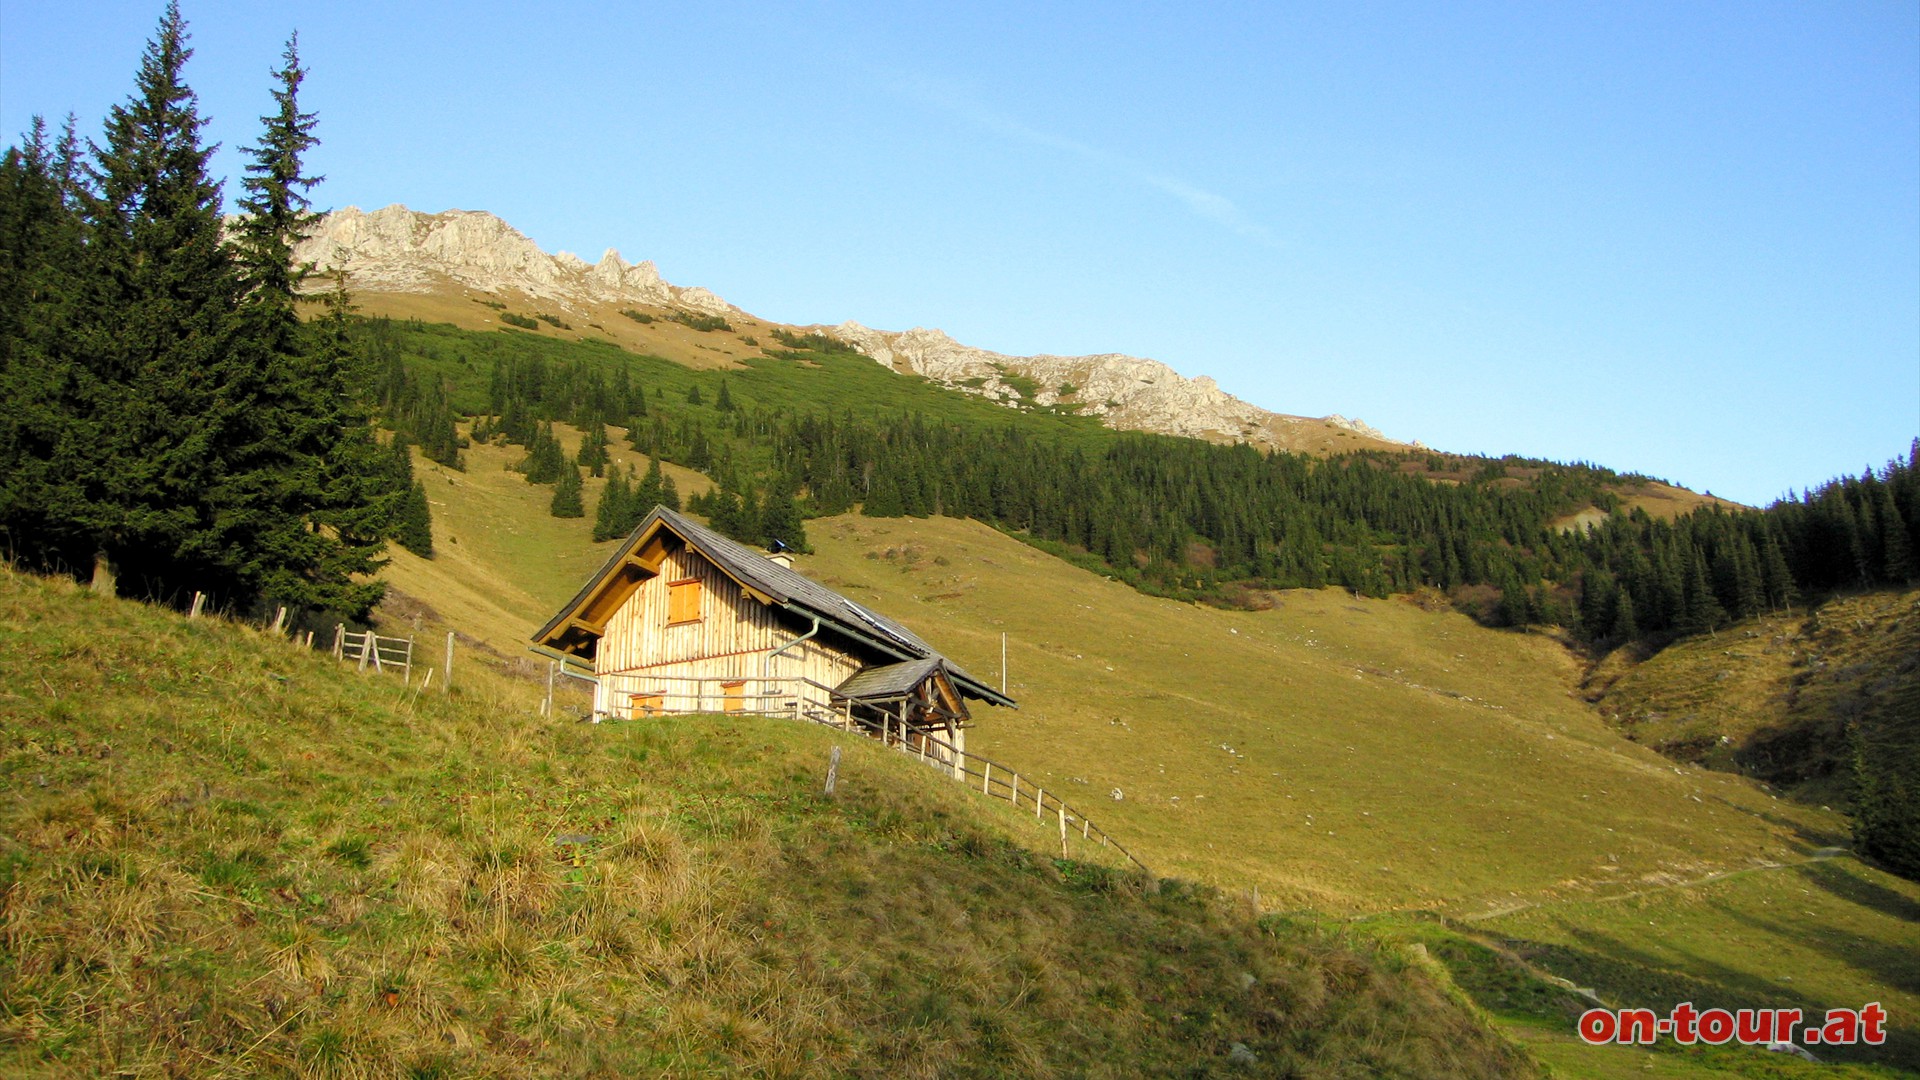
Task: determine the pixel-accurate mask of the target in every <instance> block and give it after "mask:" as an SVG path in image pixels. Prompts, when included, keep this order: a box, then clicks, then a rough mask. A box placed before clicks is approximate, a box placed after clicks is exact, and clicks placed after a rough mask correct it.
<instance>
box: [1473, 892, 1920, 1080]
mask: <svg viewBox="0 0 1920 1080" xmlns="http://www.w3.org/2000/svg"><path fill="white" fill-rule="evenodd" d="M1726 915H1727V916H1728V917H1730V918H1734V919H1737V920H1739V921H1741V922H1743V923H1746V924H1747V925H1750V926H1752V927H1754V928H1755V929H1758V930H1760V931H1762V932H1764V933H1767V934H1771V935H1775V936H1778V937H1784V938H1788V939H1791V940H1795V941H1798V942H1800V943H1802V944H1803V945H1808V946H1811V947H1813V948H1816V949H1819V950H1821V951H1825V952H1828V953H1829V954H1831V955H1834V956H1835V957H1836V958H1838V959H1841V960H1843V961H1844V962H1846V963H1848V964H1849V965H1850V966H1853V967H1855V968H1858V969H1859V970H1861V971H1862V972H1863V973H1864V974H1869V975H1871V976H1872V977H1873V978H1875V979H1877V980H1879V981H1881V982H1883V983H1885V984H1887V985H1891V986H1897V987H1900V988H1901V989H1909V988H1910V987H1911V986H1912V977H1913V976H1912V967H1913V961H1912V960H1911V959H1905V961H1904V964H1903V963H1902V960H1903V958H1904V957H1905V956H1906V954H1904V953H1903V952H1902V951H1901V950H1898V949H1894V948H1891V947H1889V948H1887V949H1885V950H1874V954H1873V959H1872V960H1871V961H1867V962H1863V961H1864V960H1865V958H1864V957H1863V956H1862V955H1861V951H1860V950H1859V949H1858V948H1857V946H1853V947H1847V948H1843V947H1842V946H1841V944H1840V943H1838V942H1835V943H1832V944H1827V943H1824V942H1818V941H1810V940H1808V938H1807V936H1806V935H1805V933H1804V932H1801V931H1796V930H1793V929H1790V928H1787V927H1783V926H1779V925H1777V924H1773V923H1770V922H1768V921H1766V920H1763V919H1757V918H1754V917H1752V916H1750V915H1744V914H1741V913H1739V912H1736V911H1727V912H1726ZM1565 930H1566V932H1567V933H1568V934H1569V935H1570V936H1571V937H1573V938H1574V940H1575V941H1576V942H1577V943H1578V944H1577V945H1558V944H1544V943H1537V942H1529V941H1525V940H1509V941H1507V942H1506V943H1505V944H1506V945H1507V947H1509V948H1511V949H1513V950H1514V951H1515V952H1516V953H1517V954H1519V955H1521V956H1524V957H1526V958H1527V959H1528V960H1529V961H1530V962H1532V963H1534V964H1535V965H1537V966H1539V967H1540V968H1542V969H1544V970H1547V971H1550V972H1552V973H1553V974H1555V975H1559V976H1561V977H1562V978H1567V979H1571V980H1572V981H1573V982H1574V983H1575V984H1576V985H1579V986H1588V987H1592V988H1593V989H1594V990H1595V991H1596V992H1597V993H1598V994H1599V995H1600V996H1601V997H1602V998H1604V999H1606V1000H1607V1001H1609V1002H1610V1003H1612V1004H1613V1005H1615V1006H1617V1007H1620V1008H1649V1009H1653V1010H1654V1011H1655V1012H1656V1013H1665V1012H1666V1011H1667V1010H1669V1009H1671V1008H1673V1007H1674V1006H1675V1005H1677V1004H1679V1003H1680V1002H1683V1001H1690V1002H1692V1003H1693V1004H1694V1005H1695V1007H1696V1008H1700V1009H1706V1008H1725V1009H1739V1008H1774V1009H1780V1008H1786V1009H1800V1010H1803V1011H1804V1012H1805V1014H1806V1019H1807V1020H1808V1021H1813V1022H1817V1021H1819V1020H1821V1019H1822V1018H1824V1017H1825V1015H1826V1011H1827V1010H1828V1009H1832V1008H1859V1007H1860V1006H1861V1005H1864V1004H1865V1002H1863V1001H1837V1000H1827V999H1825V998H1822V997H1817V996H1811V995H1809V994H1808V993H1806V992H1805V991H1802V990H1798V989H1794V988H1792V987H1790V986H1782V985H1778V984H1775V983H1773V982H1772V981H1770V980H1769V979H1767V978H1765V977H1762V976H1758V975H1755V974H1753V973H1751V972H1745V971H1739V970H1736V969H1734V968H1731V967H1728V966H1726V965H1725V964H1721V963H1717V962H1715V961H1713V960H1711V959H1708V958H1706V957H1703V956H1700V955H1698V954H1697V953H1694V952H1691V951H1688V950H1685V949H1680V948H1677V947H1676V946H1675V945H1674V944H1673V943H1672V942H1671V941H1668V942H1666V943H1665V948H1666V949H1667V950H1668V951H1669V953H1671V954H1672V955H1668V956H1656V955H1654V954H1652V953H1650V952H1648V951H1646V950H1645V949H1643V948H1640V947H1637V946H1636V945H1634V944H1631V943H1630V942H1628V941H1625V940H1622V939H1621V938H1619V937H1615V936H1613V935H1610V934H1603V933H1599V932H1596V931H1593V930H1588V929H1583V928H1580V927H1573V926H1568V927H1565ZM1676 968H1685V969H1686V970H1685V971H1684V972H1683V971H1679V970H1675V969H1676ZM1902 968H1904V970H1905V975H1904V977H1901V976H1900V975H1898V974H1896V972H1897V971H1899V970H1901V969H1902ZM1892 1020H1893V1022H1894V1024H1895V1025H1898V1026H1890V1027H1889V1029H1888V1031H1887V1041H1886V1043H1885V1045H1883V1046H1877V1047H1868V1046H1859V1047H1838V1046H1836V1047H1822V1048H1820V1050H1819V1053H1820V1054H1821V1056H1822V1057H1825V1058H1829V1059H1831V1060H1844V1061H1855V1062H1872V1063H1876V1064H1885V1065H1895V1066H1898V1067H1900V1068H1905V1069H1915V1068H1920V1031H1917V1030H1915V1029H1914V1027H1913V1026H1912V1024H1911V1022H1910V1021H1911V1018H1905V1017H1899V1016H1895V1017H1893V1018H1892ZM1903 1021H1905V1022H1903Z"/></svg>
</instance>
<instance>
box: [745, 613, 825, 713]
mask: <svg viewBox="0 0 1920 1080" xmlns="http://www.w3.org/2000/svg"><path fill="white" fill-rule="evenodd" d="M818 633H820V616H818V615H815V616H814V617H813V629H811V630H809V631H807V632H806V633H804V634H801V635H800V636H799V637H797V638H794V639H793V640H792V641H789V642H787V643H786V644H785V645H782V646H780V647H779V648H777V649H772V650H770V651H768V653H767V655H766V656H765V657H764V658H762V659H761V661H760V693H761V694H763V695H764V694H765V693H766V692H767V680H768V679H770V678H772V677H773V658H774V657H776V656H779V655H780V654H781V653H783V652H786V651H787V650H788V649H791V648H793V647H794V646H795V645H798V644H800V643H801V642H803V641H806V640H808V639H810V638H812V637H814V636H815V635H817V634H818Z"/></svg>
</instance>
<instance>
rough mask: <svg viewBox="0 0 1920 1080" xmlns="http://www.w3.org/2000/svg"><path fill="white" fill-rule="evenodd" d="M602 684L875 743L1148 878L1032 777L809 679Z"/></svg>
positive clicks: (663, 678)
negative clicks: (1024, 811)
mask: <svg viewBox="0 0 1920 1080" xmlns="http://www.w3.org/2000/svg"><path fill="white" fill-rule="evenodd" d="M599 678H600V680H601V685H602V686H603V687H604V688H605V689H607V690H608V691H609V692H611V693H618V694H622V695H633V694H639V695H641V696H658V697H659V699H660V710H661V712H662V713H690V712H736V713H746V714H752V715H756V716H772V717H780V718H783V719H793V720H806V721H811V722H813V723H816V724H824V725H826V726H828V727H835V728H839V729H840V730H842V731H857V732H859V733H861V734H863V735H868V736H871V737H874V738H877V739H879V740H880V741H881V743H882V744H883V745H886V746H890V747H893V748H895V749H897V750H899V751H901V752H902V753H904V754H906V755H907V756H909V757H913V758H917V759H919V760H920V761H921V762H922V763H924V764H926V765H928V766H930V767H932V768H936V769H939V770H941V771H942V772H945V773H947V774H948V775H949V776H951V777H952V778H953V779H955V780H958V781H961V782H963V783H969V784H971V783H976V782H977V783H978V784H979V785H980V791H981V793H982V794H984V795H987V796H988V797H990V798H1003V799H1006V800H1007V801H1008V802H1010V803H1012V804H1013V805H1014V806H1015V807H1020V806H1022V805H1023V804H1031V805H1032V807H1033V816H1034V818H1035V820H1039V821H1045V820H1046V819H1047V818H1048V817H1052V818H1053V819H1054V822H1055V824H1056V826H1057V827H1058V829H1059V834H1060V854H1061V856H1062V857H1065V856H1066V854H1067V842H1068V839H1069V838H1070V837H1071V836H1072V835H1074V834H1075V833H1078V834H1079V837H1080V839H1081V841H1082V842H1084V843H1098V844H1100V845H1101V846H1103V847H1111V848H1113V849H1114V850H1115V851H1118V852H1119V853H1120V854H1121V855H1123V856H1125V857H1126V859H1127V861H1128V862H1131V863H1132V864H1133V865H1135V866H1137V867H1139V868H1140V869H1141V870H1146V871H1147V872H1148V873H1151V872H1152V871H1150V870H1148V869H1147V864H1145V863H1143V862H1141V861H1140V860H1139V859H1138V858H1135V857H1134V854H1133V853H1132V852H1130V851H1128V850H1127V849H1126V848H1125V847H1122V846H1121V844H1120V842H1119V841H1117V840H1115V839H1114V838H1113V837H1112V836H1111V835H1110V834H1108V833H1107V831H1106V830H1105V829H1102V828H1101V827H1100V826H1098V825H1095V824H1094V823H1093V822H1092V821H1091V820H1089V819H1088V818H1087V816H1086V815H1085V814H1082V813H1080V812H1079V811H1077V810H1075V809H1074V808H1073V807H1072V806H1070V805H1068V804H1067V802H1066V800H1064V799H1062V798H1060V796H1059V795H1058V794H1056V793H1054V792H1050V791H1048V790H1046V788H1045V787H1044V786H1042V785H1041V784H1039V783H1037V782H1036V781H1034V780H1032V779H1031V778H1028V777H1023V776H1021V775H1020V774H1019V773H1018V772H1016V771H1015V770H1013V769H1010V768H1008V767H1007V766H1005V765H1002V764H1001V763H999V762H997V761H994V760H992V759H990V758H985V757H982V756H980V755H979V754H975V753H972V752H971V751H967V750H962V749H961V748H959V747H957V746H955V745H953V744H952V743H951V742H949V741H948V740H946V739H944V738H941V737H940V736H939V735H938V734H936V733H935V730H934V729H930V728H925V727H919V726H915V725H912V724H909V723H907V722H905V721H904V720H902V719H901V718H899V717H888V716H886V715H885V714H884V713H882V715H881V716H880V718H879V719H878V720H875V719H873V718H872V717H868V716H861V715H856V714H855V713H854V711H853V708H852V704H851V703H850V702H847V701H846V700H845V699H842V700H841V703H840V704H839V706H838V707H836V706H835V704H834V693H833V688H832V687H829V686H826V685H823V684H821V683H817V682H814V681H813V680H812V679H805V678H799V677H788V678H779V677H772V676H769V677H766V678H744V679H735V678H727V677H724V676H694V675H644V676H642V675H628V674H624V673H608V674H605V675H601V676H600V677H599ZM709 683H719V684H721V685H722V686H723V687H724V686H727V685H737V686H739V687H740V692H739V693H737V694H731V695H729V694H726V693H725V692H724V691H723V692H721V693H718V694H716V693H713V692H711V691H709V690H708V689H707V684H709ZM660 684H674V685H679V684H687V686H688V688H687V689H683V690H673V689H668V688H660ZM623 687H624V688H623ZM748 687H755V692H753V693H748V692H747V688H748Z"/></svg>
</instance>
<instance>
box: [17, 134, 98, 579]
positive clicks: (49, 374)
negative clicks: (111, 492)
mask: <svg viewBox="0 0 1920 1080" xmlns="http://www.w3.org/2000/svg"><path fill="white" fill-rule="evenodd" d="M78 145H79V140H78V138H77V136H76V135H75V134H74V127H73V122H72V120H71V119H69V120H68V122H67V127H66V130H65V132H64V135H63V137H62V138H61V140H60V141H59V143H58V144H49V142H48V138H47V129H46V124H45V122H44V121H42V120H41V119H40V118H39V117H35V118H34V122H33V127H32V128H31V129H30V131H29V132H28V134H27V136H26V138H25V139H24V140H23V143H22V145H21V146H19V147H17V148H11V149H9V150H8V151H7V152H6V155H5V157H4V159H0V402H3V403H4V405H3V406H0V545H4V547H5V549H6V550H7V551H8V552H9V553H10V555H11V556H12V557H13V558H15V559H19V560H21V561H22V562H23V563H25V564H26V565H31V566H38V567H45V568H52V567H57V566H76V565H85V563H86V562H87V561H88V560H89V559H91V557H92V554H93V551H94V550H95V549H96V545H95V544H94V542H93V540H92V537H91V535H90V534H89V532H88V531H87V530H86V529H85V528H84V527H83V526H82V525H81V523H80V522H79V521H78V520H77V519H76V517H75V515H73V514H72V513H71V512H70V509H69V508H70V507H72V506H75V505H77V504H78V503H79V501H80V500H81V498H82V497H83V496H82V492H81V490H80V488H79V477H78V475H77V474H76V472H75V470H74V469H73V468H72V460H73V459H72V455H73V454H74V453H75V451H76V449H77V448H78V447H79V446H81V445H83V440H84V439H85V426H84V425H83V424H82V422H81V421H82V408H81V403H80V402H79V401H77V400H76V399H75V397H74V394H73V390H74V388H75V387H76V385H77V376H78V374H79V373H78V372H77V371H76V370H75V366H74V359H73V344H74V343H73V332H74V328H75V325H76V323H75V320H76V316H77V314H78V309H77V307H76V303H77V299H78V297H77V295H76V290H77V289H78V287H79V284H80V282H79V280H78V278H77V277H76V272H77V270H78V268H79V267H80V265H81V259H82V256H83V254H84V248H83V237H82V228H83V223H82V219H81V217H80V212H79V208H78V206H77V195H78V192H77V184H78V176H77V170H78V168H79V150H78Z"/></svg>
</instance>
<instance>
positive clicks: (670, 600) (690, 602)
mask: <svg viewBox="0 0 1920 1080" xmlns="http://www.w3.org/2000/svg"><path fill="white" fill-rule="evenodd" d="M699 621H700V579H699V578H687V579H686V580H684V581H675V582H670V583H669V584H668V585H667V625H668V626H672V625H673V624H675V623H689V622H699Z"/></svg>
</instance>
